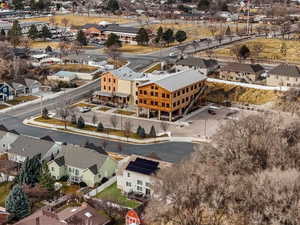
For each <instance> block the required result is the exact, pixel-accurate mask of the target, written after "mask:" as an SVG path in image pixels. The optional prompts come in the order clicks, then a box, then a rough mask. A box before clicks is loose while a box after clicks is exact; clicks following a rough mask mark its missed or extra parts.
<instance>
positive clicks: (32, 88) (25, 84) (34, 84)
mask: <svg viewBox="0 0 300 225" xmlns="http://www.w3.org/2000/svg"><path fill="white" fill-rule="evenodd" d="M8 83H9V84H10V86H11V87H13V89H14V95H15V96H18V95H25V94H36V93H38V92H39V91H40V88H41V86H42V84H41V83H40V82H39V81H37V80H34V79H29V78H21V79H16V80H12V81H9V82H8Z"/></svg>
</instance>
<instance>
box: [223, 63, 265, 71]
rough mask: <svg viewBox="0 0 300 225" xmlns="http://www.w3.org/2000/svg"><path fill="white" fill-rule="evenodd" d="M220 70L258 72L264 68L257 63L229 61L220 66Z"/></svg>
mask: <svg viewBox="0 0 300 225" xmlns="http://www.w3.org/2000/svg"><path fill="white" fill-rule="evenodd" d="M220 70H221V71H228V72H244V73H258V72H262V71H264V68H263V67H262V66H261V65H259V64H243V63H229V64H227V65H225V66H223V67H221V69H220Z"/></svg>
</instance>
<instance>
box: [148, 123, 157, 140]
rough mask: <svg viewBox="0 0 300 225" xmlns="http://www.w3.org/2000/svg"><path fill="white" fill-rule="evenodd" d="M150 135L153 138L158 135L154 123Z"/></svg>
mask: <svg viewBox="0 0 300 225" xmlns="http://www.w3.org/2000/svg"><path fill="white" fill-rule="evenodd" d="M149 136H150V137H153V138H155V137H156V131H155V127H154V126H153V125H152V126H151V130H150V133H149Z"/></svg>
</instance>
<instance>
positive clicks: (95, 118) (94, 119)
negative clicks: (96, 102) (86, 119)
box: [92, 113, 98, 125]
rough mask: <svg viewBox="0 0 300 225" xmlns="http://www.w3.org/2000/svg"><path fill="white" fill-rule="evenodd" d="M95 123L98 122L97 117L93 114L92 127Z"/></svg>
mask: <svg viewBox="0 0 300 225" xmlns="http://www.w3.org/2000/svg"><path fill="white" fill-rule="evenodd" d="M97 122H98V117H97V115H96V114H95V113H94V114H93V117H92V123H93V124H94V125H96V124H97Z"/></svg>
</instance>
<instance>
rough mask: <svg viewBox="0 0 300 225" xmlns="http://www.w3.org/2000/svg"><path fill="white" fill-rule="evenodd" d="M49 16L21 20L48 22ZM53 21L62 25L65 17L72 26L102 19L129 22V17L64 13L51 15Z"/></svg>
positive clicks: (98, 21)
mask: <svg viewBox="0 0 300 225" xmlns="http://www.w3.org/2000/svg"><path fill="white" fill-rule="evenodd" d="M50 18H51V17H38V18H29V19H24V20H22V21H26V22H29V21H38V22H49V21H50ZM53 18H54V20H55V23H56V24H57V25H58V26H64V24H63V23H62V20H63V19H64V18H65V19H67V20H68V21H69V24H68V25H67V26H70V25H73V26H82V25H84V24H87V23H100V22H103V21H106V22H110V23H120V24H121V23H128V22H130V20H129V19H125V18H121V17H118V18H113V17H95V16H80V15H73V14H66V15H56V16H53Z"/></svg>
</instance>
